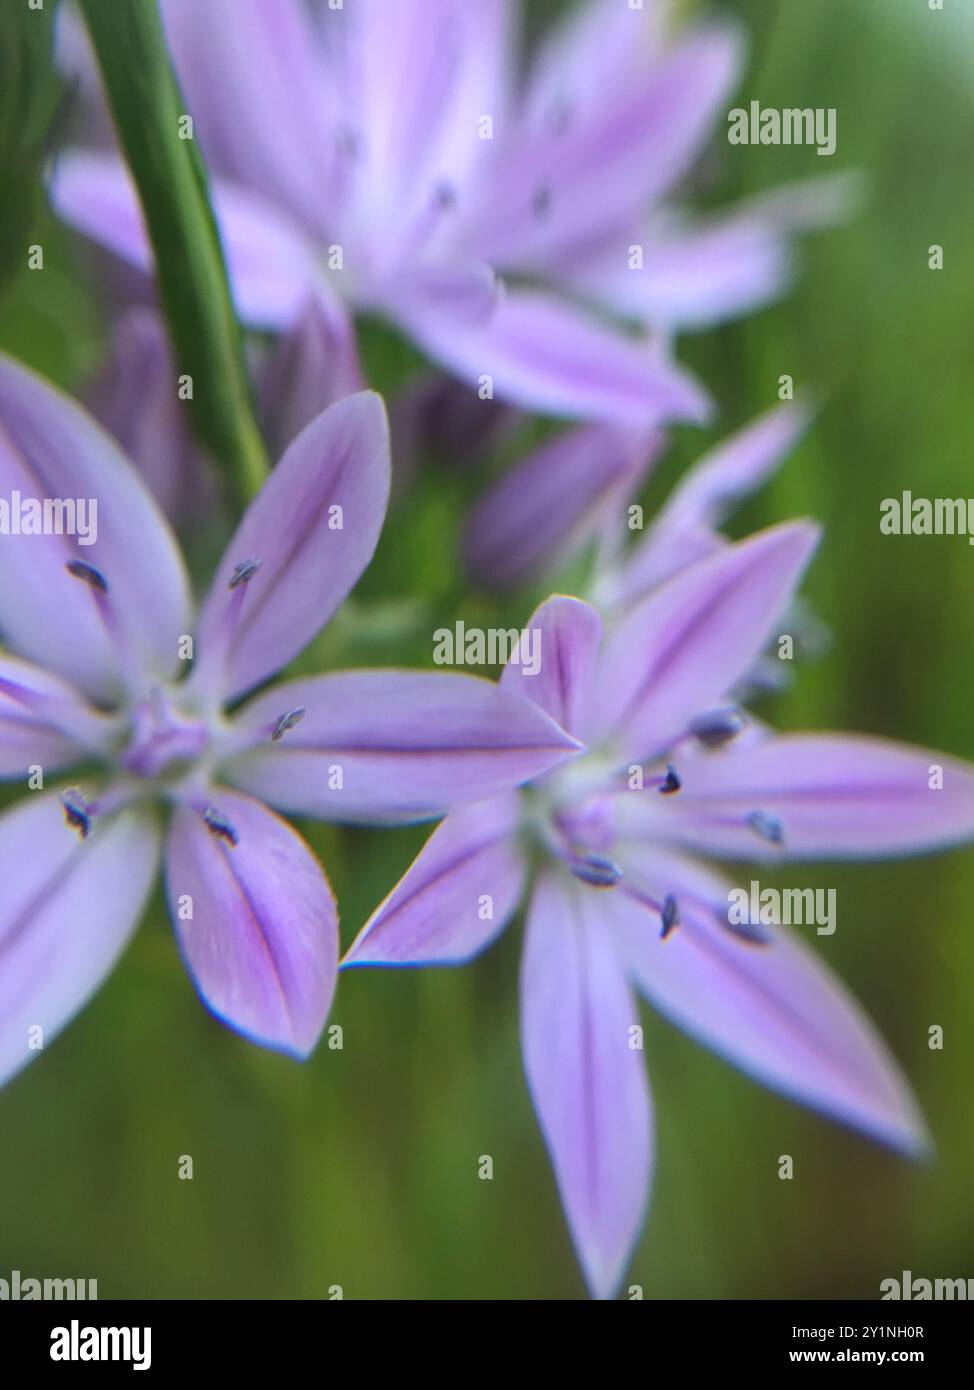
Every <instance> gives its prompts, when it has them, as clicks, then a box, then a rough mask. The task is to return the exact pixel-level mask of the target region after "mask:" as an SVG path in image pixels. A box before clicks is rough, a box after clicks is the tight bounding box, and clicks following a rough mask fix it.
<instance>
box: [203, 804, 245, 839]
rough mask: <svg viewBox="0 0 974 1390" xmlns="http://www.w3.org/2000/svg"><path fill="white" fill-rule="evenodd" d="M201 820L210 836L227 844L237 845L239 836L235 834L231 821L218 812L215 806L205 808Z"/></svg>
mask: <svg viewBox="0 0 974 1390" xmlns="http://www.w3.org/2000/svg"><path fill="white" fill-rule="evenodd" d="M203 819H204V821H205V822H206V827H207V829H208V830H209V832H210V834H211V835H218V836H219V837H220V839H222V840H226V841H227V842H228V844H231V845H237V844H239V843H240V836H239V835H238V834H237V832H236V830H235V828H234V826H233V824H232V822H231V821H229V820H228V819H227V817H226V816H225V815H224V814H223V812H222V811H218V810H217V809H216V807H215V806H207V807H206V809H205V810H204V812H203Z"/></svg>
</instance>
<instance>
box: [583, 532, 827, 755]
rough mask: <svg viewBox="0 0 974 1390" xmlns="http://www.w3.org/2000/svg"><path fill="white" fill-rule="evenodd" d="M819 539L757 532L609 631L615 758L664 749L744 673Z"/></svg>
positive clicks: (606, 666) (608, 703) (606, 687)
mask: <svg viewBox="0 0 974 1390" xmlns="http://www.w3.org/2000/svg"><path fill="white" fill-rule="evenodd" d="M817 541H818V531H817V529H816V528H815V527H814V526H813V525H812V524H811V523H809V522H793V523H790V524H788V525H785V526H777V527H774V528H772V529H771V530H769V531H762V532H761V533H759V534H758V535H756V536H752V537H751V538H750V539H748V540H746V541H741V542H740V543H739V544H738V545H732V546H728V547H727V548H726V549H724V550H722V551H720V552H719V553H718V554H716V555H714V556H712V557H711V558H709V559H705V560H701V561H700V562H699V563H697V564H695V565H693V566H691V567H690V568H689V569H685V570H682V571H681V572H680V573H679V574H678V575H677V576H676V577H675V578H674V579H671V580H670V581H669V583H668V584H665V585H664V586H663V587H662V588H660V589H657V590H655V591H654V592H653V593H651V594H650V595H649V597H648V598H646V599H644V600H643V602H642V603H640V604H639V605H638V607H636V608H635V609H634V610H633V611H632V612H631V613H630V614H629V616H628V617H626V618H625V619H623V621H622V622H621V623H620V624H619V625H618V626H617V627H616V628H615V630H614V631H613V633H612V635H611V636H610V638H609V639H608V641H607V642H606V645H605V651H604V655H603V659H602V663H601V668H600V675H599V683H600V688H601V690H602V692H603V702H602V708H601V710H600V723H601V728H602V730H603V731H605V732H609V731H612V732H614V734H615V736H616V737H617V738H618V739H619V753H620V761H624V760H626V759H628V758H637V759H639V758H645V757H648V756H649V755H650V754H652V753H658V752H662V751H665V750H666V749H667V748H668V747H669V746H670V745H671V744H672V741H673V740H674V738H676V737H677V736H678V735H679V734H681V733H682V732H683V730H684V729H685V728H686V726H687V724H688V722H689V721H690V719H692V718H693V716H694V715H696V714H700V713H702V712H703V711H704V710H706V709H707V708H709V707H710V706H713V705H715V704H717V703H718V702H719V701H720V700H721V699H722V698H724V697H726V695H727V692H728V691H729V690H730V689H731V688H732V687H733V686H734V685H735V684H736V682H737V681H739V680H740V679H741V677H742V676H743V675H744V674H745V673H746V672H747V671H749V670H750V668H751V666H752V665H753V664H754V662H755V661H756V660H757V658H758V657H759V656H760V655H761V653H762V652H763V650H764V647H765V646H766V645H767V643H768V641H769V640H770V638H771V636H772V635H773V631H774V625H775V621H776V619H777V618H778V617H779V615H780V614H781V612H782V610H783V608H784V607H785V605H786V604H787V603H788V601H789V599H790V598H791V596H792V594H793V592H794V589H795V586H796V585H797V583H798V582H799V579H800V578H801V575H802V572H803V571H804V569H805V566H806V565H807V564H808V561H809V559H810V557H811V554H812V551H813V550H814V548H815V545H816V544H817Z"/></svg>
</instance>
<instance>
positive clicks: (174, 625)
mask: <svg viewBox="0 0 974 1390" xmlns="http://www.w3.org/2000/svg"><path fill="white" fill-rule="evenodd" d="M0 493H2V494H3V496H5V497H7V498H9V499H10V500H11V504H12V502H13V495H14V494H15V493H16V494H19V495H20V498H21V499H24V500H26V499H29V498H34V499H36V500H38V501H41V502H43V501H44V499H48V498H50V499H52V500H53V501H57V502H64V501H65V500H67V499H71V501H72V507H71V511H73V512H74V513H75V517H74V522H75V528H76V531H77V530H80V529H81V527H80V526H79V522H80V520H81V517H80V513H79V512H78V511H77V509H76V506H75V505H74V504H75V503H76V501H77V500H79V499H80V500H82V501H83V503H84V506H85V516H86V518H87V523H86V528H85V529H87V530H88V537H89V539H90V540H91V543H90V544H85V543H82V537H80V536H79V535H77V534H75V535H67V534H63V535H33V534H29V535H15V534H11V535H5V536H4V537H3V544H2V545H0V631H2V632H3V633H4V636H5V638H6V641H7V643H8V644H9V645H10V646H11V647H13V648H14V649H15V650H16V651H17V652H19V653H20V654H21V655H23V656H25V657H28V658H30V659H31V660H33V661H36V662H37V663H38V664H39V665H41V666H46V667H49V668H50V669H51V670H53V671H57V672H58V673H60V674H61V675H65V676H67V677H68V678H69V679H70V680H72V681H73V682H74V683H75V684H76V685H78V686H80V687H81V688H82V689H83V690H84V691H86V692H87V693H88V694H91V695H95V696H111V695H113V694H114V693H116V691H117V688H118V683H119V679H120V673H121V670H122V667H123V664H124V665H125V666H128V667H131V666H133V665H142V666H144V667H145V668H146V669H147V670H148V671H149V672H151V673H152V674H153V675H155V676H158V677H161V676H168V675H170V674H171V673H172V671H173V669H174V668H175V666H176V665H177V654H178V641H179V638H180V636H181V635H182V634H183V633H185V632H186V631H188V623H189V613H190V603H189V589H188V584H187V579H186V573H185V570H184V569H183V563H182V558H181V556H180V554H179V551H178V549H177V548H176V544H175V541H174V539H173V537H172V534H171V532H170V530H169V528H168V526H167V524H166V522H165V520H164V519H163V517H162V515H161V514H160V513H159V511H158V509H157V508H156V505H155V503H154V502H153V500H152V498H151V496H150V495H149V492H148V491H147V489H146V488H145V487H144V485H143V484H142V481H141V480H140V478H139V477H138V475H137V474H136V473H135V471H134V470H133V468H132V467H131V465H130V464H129V462H128V460H127V459H126V458H125V456H124V455H123V454H122V453H121V452H120V450H119V448H118V446H117V445H116V444H115V441H114V440H113V439H111V438H110V436H109V435H107V434H106V433H105V432H104V431H103V430H102V429H101V428H100V427H99V426H98V425H97V424H96V423H95V421H94V420H92V418H91V417H90V415H88V414H87V413H86V412H85V411H84V410H82V409H81V407H80V406H78V405H76V404H75V402H74V401H72V400H70V399H69V398H68V397H67V396H64V395H62V394H61V392H60V391H58V390H56V389H55V388H54V387H53V386H51V385H50V383H49V382H46V381H44V380H43V379H42V378H41V377H39V376H35V374H34V373H33V372H31V371H28V370H27V369H26V368H25V367H22V366H21V365H20V364H19V363H17V362H14V361H13V359H12V358H9V357H3V356H0ZM66 515H67V517H68V519H69V520H70V512H68V513H67V514H66ZM92 537H93V539H91V538H92ZM75 560H80V561H82V562H84V563H85V564H86V565H90V566H94V567H95V568H96V569H97V570H99V571H100V572H101V574H102V575H103V576H104V578H105V580H106V581H107V583H108V586H109V593H108V595H107V604H108V606H109V607H110V609H111V613H112V621H113V622H114V623H116V624H117V634H116V635H115V636H114V637H110V636H109V632H108V629H107V627H106V625H105V622H104V620H103V618H102V617H101V616H100V614H99V610H98V607H97V606H96V603H95V602H94V600H93V597H92V591H91V589H90V588H89V586H88V585H87V584H85V583H83V582H82V581H79V580H78V579H77V578H74V577H73V576H72V575H71V574H69V573H68V572H67V571H66V570H65V565H66V564H67V563H68V562H70V561H75Z"/></svg>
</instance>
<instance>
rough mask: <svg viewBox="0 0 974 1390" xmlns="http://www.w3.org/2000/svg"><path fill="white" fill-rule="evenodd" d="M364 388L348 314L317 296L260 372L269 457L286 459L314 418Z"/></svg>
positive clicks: (259, 383) (308, 304)
mask: <svg viewBox="0 0 974 1390" xmlns="http://www.w3.org/2000/svg"><path fill="white" fill-rule="evenodd" d="M364 385H365V380H364V377H363V375H362V368H361V366H360V365H359V360H358V352H357V349H356V345H355V329H354V326H353V324H352V322H351V320H350V319H349V317H348V313H347V312H346V310H345V309H344V307H343V306H341V305H339V304H337V303H333V302H332V301H331V300H330V299H328V298H327V297H326V296H324V295H320V294H319V295H315V296H314V297H313V298H311V299H309V300H308V301H307V303H306V304H305V306H304V310H303V311H302V313H301V316H300V318H299V319H298V320H297V322H296V323H295V324H294V327H293V328H292V329H291V330H290V332H288V333H287V334H285V335H284V336H282V337H281V338H280V339H279V340H278V342H277V343H276V345H275V346H274V348H273V350H272V352H271V353H270V355H269V356H268V358H267V359H266V360H265V361H264V363H263V364H262V366H261V369H260V373H259V379H258V391H259V396H260V401H261V406H262V413H263V417H264V425H265V428H264V434H265V436H266V438H267V442H268V446H269V448H270V449H271V451H272V452H273V453H274V454H275V455H279V454H282V453H283V452H284V450H285V449H286V448H287V446H288V445H289V444H290V443H291V441H292V439H294V438H295V437H296V436H297V435H298V434H300V433H301V431H302V430H303V429H304V427H305V425H309V424H310V423H311V421H312V420H313V419H314V418H315V416H316V415H320V414H321V412H322V411H323V410H326V409H327V408H328V406H330V405H334V404H335V402H336V401H340V400H341V399H342V398H343V397H344V396H351V395H353V394H354V393H355V392H356V391H361V390H362V388H363V386H364Z"/></svg>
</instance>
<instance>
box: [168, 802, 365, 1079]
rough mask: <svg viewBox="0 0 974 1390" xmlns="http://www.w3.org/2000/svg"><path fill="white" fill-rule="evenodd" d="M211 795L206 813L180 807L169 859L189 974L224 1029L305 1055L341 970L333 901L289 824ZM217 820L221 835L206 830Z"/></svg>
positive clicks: (254, 806)
mask: <svg viewBox="0 0 974 1390" xmlns="http://www.w3.org/2000/svg"><path fill="white" fill-rule="evenodd" d="M211 796H212V801H211V802H209V803H207V805H206V806H201V807H199V808H197V807H193V806H189V805H182V806H180V807H178V808H177V810H176V811H175V813H174V815H173V821H172V828H171V831H170V836H169V844H168V848H167V852H166V892H167V895H168V898H169V910H170V914H171V916H172V920H173V926H174V928H175V931H176V936H177V939H178V941H179V946H180V950H181V952H182V955H183V959H184V961H185V963H186V968H187V970H188V971H189V973H190V976H191V977H192V980H193V983H194V984H195V986H196V988H197V990H198V991H199V994H200V997H201V999H202V1000H203V1003H204V1004H205V1005H206V1006H207V1008H208V1009H210V1010H212V1012H213V1013H214V1014H216V1016H217V1018H219V1019H221V1020H222V1022H224V1023H226V1024H228V1025H229V1026H230V1027H231V1028H233V1029H235V1030H236V1031H237V1032H238V1033H242V1034H243V1035H244V1036H245V1037H248V1038H250V1040H251V1041H252V1042H256V1043H260V1044H262V1045H263V1046H264V1047H273V1048H278V1049H279V1050H280V1051H282V1052H288V1053H290V1054H292V1055H293V1056H295V1057H301V1058H303V1057H307V1056H308V1054H309V1053H310V1052H311V1051H312V1049H313V1048H314V1045H315V1043H316V1042H317V1041H318V1038H319V1036H320V1034H321V1030H322V1028H323V1027H324V1025H325V1019H326V1018H327V1017H328V1010H329V1008H330V1006H331V1000H332V995H333V994H334V990H335V979H336V976H337V973H338V909H337V908H336V906H335V899H334V895H333V894H332V891H331V888H330V886H329V884H328V880H327V879H326V878H325V876H324V874H323V873H322V871H321V866H320V865H319V863H318V861H317V860H316V859H315V857H314V855H313V854H312V853H311V851H310V849H309V848H308V846H307V845H306V844H305V842H304V841H303V840H302V839H301V837H300V835H298V834H297V832H296V831H294V830H292V829H291V827H290V826H289V825H288V824H287V823H286V822H285V821H282V820H280V819H279V818H278V817H277V816H275V815H274V813H273V812H272V811H269V810H268V809H267V807H266V806H262V805H261V803H260V802H259V801H254V800H252V799H251V798H250V797H248V796H241V795H240V794H239V793H237V792H230V791H226V790H225V789H224V788H222V787H220V788H214V790H213V791H212V793H211ZM205 814H208V815H209V817H210V820H209V823H208V822H207V820H205V819H204V815H205ZM214 814H215V815H216V816H218V817H220V818H221V819H220V825H221V826H223V827H225V828H224V831H223V833H218V832H217V831H216V830H214V829H213V828H211V827H212V826H213V824H214ZM226 827H229V829H226ZM234 838H235V843H234V842H233V839H234ZM190 914H191V915H190Z"/></svg>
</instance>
